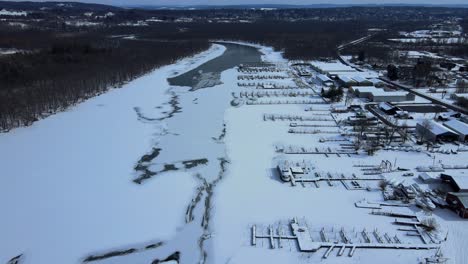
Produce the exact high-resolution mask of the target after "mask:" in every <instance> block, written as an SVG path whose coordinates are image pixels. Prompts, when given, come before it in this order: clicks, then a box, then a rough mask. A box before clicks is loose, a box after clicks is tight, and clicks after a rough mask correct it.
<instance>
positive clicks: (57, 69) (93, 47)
mask: <svg viewBox="0 0 468 264" xmlns="http://www.w3.org/2000/svg"><path fill="white" fill-rule="evenodd" d="M208 46H209V44H208V42H206V41H177V42H172V41H168V42H153V41H133V40H122V39H119V40H116V39H108V38H101V37H99V36H94V35H88V36H83V37H78V38H70V39H60V40H56V41H54V42H53V43H51V45H50V47H48V48H46V49H41V50H40V51H35V52H26V53H18V54H15V55H11V56H5V57H4V58H2V59H0V113H1V116H0V127H1V128H2V129H3V130H8V129H10V128H13V127H17V126H21V125H29V124H31V123H32V122H34V121H36V120H37V119H39V118H41V117H43V116H47V115H50V114H52V113H54V112H56V111H58V110H62V109H65V108H67V107H69V106H70V105H73V104H76V103H78V102H80V101H82V100H84V99H86V98H89V97H92V96H95V95H97V94H100V93H103V92H105V91H106V90H107V89H109V88H110V87H118V86H120V85H122V84H123V83H125V82H127V81H129V80H132V79H134V78H136V77H138V76H140V75H142V74H144V73H146V72H148V71H150V70H152V69H154V68H155V67H158V66H161V65H165V64H170V63H173V62H174V61H175V60H177V59H179V58H182V57H185V56H189V55H192V54H194V53H198V52H200V51H202V50H205V49H207V48H208Z"/></svg>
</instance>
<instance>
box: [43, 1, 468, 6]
mask: <svg viewBox="0 0 468 264" xmlns="http://www.w3.org/2000/svg"><path fill="white" fill-rule="evenodd" d="M75 1H77V0H75ZM78 1H80V2H91V3H102V4H113V5H140V4H144V5H233V4H295V5H304V4H323V3H325V4H382V3H386V4H397V3H402V4H466V3H467V1H466V0H444V1H440V0H406V1H404V0H288V1H285V0H78ZM39 2H40V1H39Z"/></svg>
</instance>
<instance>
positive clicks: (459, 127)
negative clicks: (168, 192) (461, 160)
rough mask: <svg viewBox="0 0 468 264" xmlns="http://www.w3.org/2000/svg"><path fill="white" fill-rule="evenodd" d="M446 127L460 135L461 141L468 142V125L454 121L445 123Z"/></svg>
mask: <svg viewBox="0 0 468 264" xmlns="http://www.w3.org/2000/svg"><path fill="white" fill-rule="evenodd" d="M444 126H446V127H448V128H449V129H451V130H453V131H455V132H456V133H458V136H459V139H458V140H460V141H467V140H468V124H466V123H463V122H461V121H458V120H456V119H452V120H450V121H447V122H445V123H444Z"/></svg>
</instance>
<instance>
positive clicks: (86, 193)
mask: <svg viewBox="0 0 468 264" xmlns="http://www.w3.org/2000/svg"><path fill="white" fill-rule="evenodd" d="M223 52H224V47H223V46H221V45H213V46H212V48H211V49H210V50H209V51H206V52H203V53H201V54H199V55H196V56H194V57H192V58H187V59H183V60H181V61H179V62H177V63H175V64H173V65H169V66H166V67H162V68H160V69H157V70H155V71H153V72H152V73H150V74H147V75H146V76H144V77H142V78H139V79H137V80H135V81H132V82H130V83H129V84H127V85H125V86H124V87H122V88H120V89H113V90H111V91H109V92H108V93H106V94H104V95H101V96H98V97H95V98H92V99H90V100H88V101H86V102H84V103H82V104H80V105H78V106H76V107H73V108H71V109H69V110H68V111H66V112H63V113H58V114H56V115H53V116H50V117H48V118H46V119H44V120H41V121H38V122H36V123H34V125H32V126H31V127H25V128H18V129H15V130H12V131H11V132H9V133H6V134H0V146H1V148H0V160H1V164H2V165H1V167H2V177H0V208H1V209H2V217H1V220H0V233H1V234H2V235H1V237H2V239H1V242H0V248H1V250H0V263H6V262H7V261H8V260H9V259H10V258H12V257H14V256H16V255H19V254H22V253H24V254H25V260H26V263H52V262H53V263H77V262H80V261H82V259H83V258H84V257H86V256H87V255H89V254H90V253H93V252H97V251H102V250H110V249H112V248H116V247H122V246H124V245H132V244H135V243H146V242H148V243H150V242H151V241H154V240H165V239H170V238H172V237H174V236H175V234H176V233H177V230H178V227H180V226H182V225H183V224H184V215H185V211H186V208H187V206H188V203H189V201H190V200H191V198H192V196H193V195H195V187H196V184H197V183H196V180H195V178H194V177H193V175H192V174H190V173H185V172H173V173H168V174H165V175H161V176H160V177H158V179H155V180H153V181H151V182H148V183H146V184H144V185H137V184H134V183H133V182H132V180H133V178H134V177H135V172H134V169H133V168H134V166H135V164H136V162H137V161H138V159H139V157H141V156H142V155H143V154H144V153H146V152H147V151H149V150H150V149H151V148H150V147H151V146H152V145H153V143H154V142H155V141H157V140H158V139H159V135H160V133H161V131H163V128H164V122H161V123H158V124H154V123H148V122H144V121H142V120H141V119H140V120H139V119H138V116H137V114H136V112H135V107H138V109H140V110H141V111H143V112H144V113H145V114H148V115H150V116H153V117H158V116H159V117H163V116H165V113H164V112H165V111H167V110H168V109H169V108H170V106H169V105H164V103H165V102H167V101H169V100H170V97H171V95H170V94H168V93H167V90H168V88H169V85H168V83H167V80H166V79H167V78H168V77H170V76H172V75H173V74H174V73H176V72H181V71H187V70H190V69H192V68H195V67H197V66H198V65H200V64H202V63H203V62H206V61H208V60H211V59H213V58H214V57H217V56H220V55H221V54H222V53H223ZM159 106H160V107H162V108H158V107H159Z"/></svg>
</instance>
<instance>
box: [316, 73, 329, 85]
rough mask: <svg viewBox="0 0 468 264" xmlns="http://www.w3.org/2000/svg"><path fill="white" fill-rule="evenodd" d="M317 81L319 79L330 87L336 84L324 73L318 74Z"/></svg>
mask: <svg viewBox="0 0 468 264" xmlns="http://www.w3.org/2000/svg"><path fill="white" fill-rule="evenodd" d="M315 78H316V79H317V81H319V82H320V83H321V84H322V85H325V86H327V87H330V86H332V85H333V84H334V82H333V81H332V80H331V79H330V78H328V77H327V76H326V75H324V74H320V73H319V74H317V75H316V77H315Z"/></svg>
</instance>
